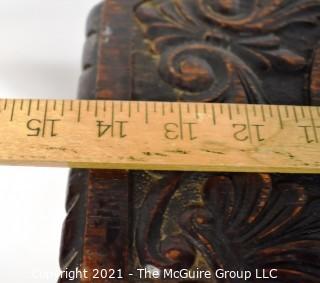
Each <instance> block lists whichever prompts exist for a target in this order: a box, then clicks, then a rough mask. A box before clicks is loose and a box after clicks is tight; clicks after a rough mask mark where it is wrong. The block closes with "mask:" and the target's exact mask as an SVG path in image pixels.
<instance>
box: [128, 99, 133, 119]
mask: <svg viewBox="0 0 320 283" xmlns="http://www.w3.org/2000/svg"><path fill="white" fill-rule="evenodd" d="M128 104H129V105H128V116H129V118H131V111H132V109H131V105H132V102H128Z"/></svg>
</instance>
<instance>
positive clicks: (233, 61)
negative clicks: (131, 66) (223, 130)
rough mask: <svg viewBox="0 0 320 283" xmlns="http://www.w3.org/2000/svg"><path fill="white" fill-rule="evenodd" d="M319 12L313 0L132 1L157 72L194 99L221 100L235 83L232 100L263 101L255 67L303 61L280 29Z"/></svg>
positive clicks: (313, 21) (310, 20)
mask: <svg viewBox="0 0 320 283" xmlns="http://www.w3.org/2000/svg"><path fill="white" fill-rule="evenodd" d="M319 14H320V2H319V1H318V0H277V1H276V0H227V1H226V0H168V1H159V0H149V1H143V2H142V3H141V4H139V5H138V6H137V7H136V16H137V19H138V21H139V23H140V27H141V28H142V30H143V31H144V33H145V36H146V38H147V39H148V40H149V42H150V46H151V49H152V51H153V53H154V54H155V55H157V56H158V57H157V58H158V66H159V73H160V75H161V77H162V78H163V80H164V81H166V82H167V83H169V84H171V85H173V86H175V87H176V88H177V89H178V90H179V91H180V92H181V93H182V94H183V95H182V97H183V99H185V100H196V101H199V100H203V101H224V100H225V96H226V93H227V92H228V91H229V90H230V89H233V90H236V92H237V94H236V96H239V97H234V98H233V101H238V102H250V103H267V102H268V101H269V100H268V96H267V94H266V93H265V91H264V90H263V78H262V76H261V75H260V74H261V71H264V72H268V71H270V70H271V69H275V70H278V71H279V72H298V71H301V70H303V69H304V68H305V67H306V65H307V60H306V54H304V53H303V52H300V51H299V50H296V49H295V48H294V46H293V47H292V46H290V44H288V42H287V41H286V39H285V38H284V37H283V36H282V35H281V31H282V30H284V29H285V28H287V27H289V26H294V25H309V26H310V27H312V26H315V25H318V24H319ZM239 85H240V86H241V87H242V92H240V91H239ZM234 92H235V91H234ZM243 93H244V94H243Z"/></svg>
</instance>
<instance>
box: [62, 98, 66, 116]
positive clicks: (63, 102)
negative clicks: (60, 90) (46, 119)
mask: <svg viewBox="0 0 320 283" xmlns="http://www.w3.org/2000/svg"><path fill="white" fill-rule="evenodd" d="M64 104H65V101H64V100H62V104H61V116H62V117H63V116H64V107H65V105H64Z"/></svg>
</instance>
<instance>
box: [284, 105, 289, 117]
mask: <svg viewBox="0 0 320 283" xmlns="http://www.w3.org/2000/svg"><path fill="white" fill-rule="evenodd" d="M284 108H285V111H286V117H287V118H289V117H290V114H289V109H288V105H285V107H284Z"/></svg>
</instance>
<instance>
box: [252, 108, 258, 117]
mask: <svg viewBox="0 0 320 283" xmlns="http://www.w3.org/2000/svg"><path fill="white" fill-rule="evenodd" d="M252 108H253V115H254V117H257V109H256V106H255V105H253V107H252Z"/></svg>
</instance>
